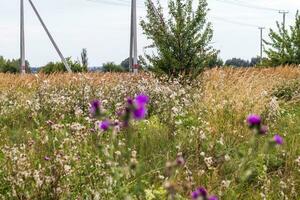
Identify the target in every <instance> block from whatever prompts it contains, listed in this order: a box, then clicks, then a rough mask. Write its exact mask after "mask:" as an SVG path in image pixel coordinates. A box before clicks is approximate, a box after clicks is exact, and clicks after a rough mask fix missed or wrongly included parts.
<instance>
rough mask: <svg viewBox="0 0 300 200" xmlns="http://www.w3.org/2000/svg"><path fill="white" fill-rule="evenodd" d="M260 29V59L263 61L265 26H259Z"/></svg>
mask: <svg viewBox="0 0 300 200" xmlns="http://www.w3.org/2000/svg"><path fill="white" fill-rule="evenodd" d="M258 29H259V30H260V60H261V61H262V58H263V30H264V29H265V27H259V28H258Z"/></svg>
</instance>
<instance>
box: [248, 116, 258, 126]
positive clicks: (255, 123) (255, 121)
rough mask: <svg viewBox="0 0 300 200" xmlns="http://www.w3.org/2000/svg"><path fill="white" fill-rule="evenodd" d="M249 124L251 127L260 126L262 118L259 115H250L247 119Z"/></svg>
mask: <svg viewBox="0 0 300 200" xmlns="http://www.w3.org/2000/svg"><path fill="white" fill-rule="evenodd" d="M247 123H248V125H249V126H250V127H255V126H260V124H261V117H260V116H259V115H253V114H252V115H249V116H248V117H247Z"/></svg>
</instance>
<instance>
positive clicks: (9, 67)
mask: <svg viewBox="0 0 300 200" xmlns="http://www.w3.org/2000/svg"><path fill="white" fill-rule="evenodd" d="M25 64H26V66H25V69H26V72H27V73H30V65H29V62H28V61H27V60H26V61H25ZM0 72H2V73H14V74H15V73H20V59H12V60H9V59H8V60H6V59H5V58H4V57H2V56H0Z"/></svg>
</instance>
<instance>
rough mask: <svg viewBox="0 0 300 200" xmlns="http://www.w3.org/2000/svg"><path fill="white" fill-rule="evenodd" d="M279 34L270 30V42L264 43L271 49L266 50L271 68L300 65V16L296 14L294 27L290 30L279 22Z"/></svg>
mask: <svg viewBox="0 0 300 200" xmlns="http://www.w3.org/2000/svg"><path fill="white" fill-rule="evenodd" d="M277 28H278V33H276V32H275V31H274V30H273V29H270V33H269V36H270V39H271V41H270V42H267V41H264V43H265V44H266V45H267V46H268V47H269V48H268V49H267V50H265V52H266V54H267V56H268V59H267V60H266V62H267V63H264V64H268V65H271V66H278V65H291V64H300V15H299V12H297V14H296V22H295V25H294V26H290V30H287V29H285V28H284V27H283V26H281V25H280V24H279V23H278V22H277Z"/></svg>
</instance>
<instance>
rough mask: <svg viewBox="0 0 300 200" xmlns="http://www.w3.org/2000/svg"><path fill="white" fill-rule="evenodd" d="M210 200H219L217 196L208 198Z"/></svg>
mask: <svg viewBox="0 0 300 200" xmlns="http://www.w3.org/2000/svg"><path fill="white" fill-rule="evenodd" d="M208 200H218V197H217V196H210V197H208Z"/></svg>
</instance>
